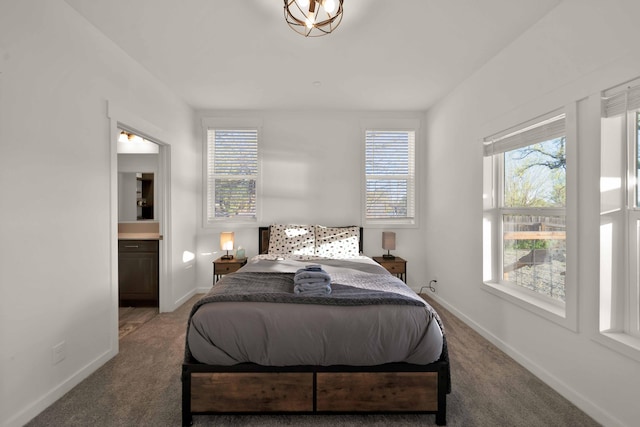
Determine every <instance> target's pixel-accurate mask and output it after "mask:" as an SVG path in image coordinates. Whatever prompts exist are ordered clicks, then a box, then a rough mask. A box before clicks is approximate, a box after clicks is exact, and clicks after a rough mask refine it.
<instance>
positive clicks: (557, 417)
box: [27, 296, 598, 427]
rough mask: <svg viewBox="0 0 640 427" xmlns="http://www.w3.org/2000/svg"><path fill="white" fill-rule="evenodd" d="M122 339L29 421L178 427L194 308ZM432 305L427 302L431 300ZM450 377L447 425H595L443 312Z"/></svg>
mask: <svg viewBox="0 0 640 427" xmlns="http://www.w3.org/2000/svg"><path fill="white" fill-rule="evenodd" d="M197 298H198V296H197V297H194V298H193V299H192V300H191V301H189V302H187V303H186V304H184V305H183V306H182V307H180V308H179V309H178V310H176V311H174V312H173V313H162V314H159V315H157V316H155V317H153V318H152V319H150V320H149V321H147V322H146V323H144V324H142V325H140V326H139V327H138V328H137V329H135V330H133V331H132V332H130V333H129V334H127V335H125V336H123V337H122V339H121V340H120V353H119V354H118V355H117V356H116V357H115V358H114V359H112V360H110V361H109V362H108V363H106V364H105V365H104V366H103V367H101V368H100V369H99V370H98V371H96V372H95V373H94V374H92V375H91V376H89V377H88V378H87V379H86V380H85V381H83V382H82V383H80V384H79V385H78V386H76V387H75V388H74V389H73V390H71V391H70V392H69V393H67V394H66V395H65V396H63V397H62V398H61V399H60V400H58V401H57V402H56V403H54V404H53V405H52V406H50V407H49V408H47V409H46V410H45V411H44V412H42V413H41V414H40V415H38V416H37V417H36V418H35V419H33V420H32V421H31V422H30V423H29V424H27V426H28V427H39V426H65V427H67V426H83V427H84V426H154V427H161V426H180V423H181V386H180V365H181V362H182V357H183V354H184V333H185V330H186V319H187V317H188V314H189V310H190V308H191V305H192V304H193V302H194V301H195V300H196V299H197ZM429 302H430V303H432V301H429ZM432 305H433V306H434V308H436V310H437V311H438V312H439V313H440V316H441V317H442V320H443V322H444V325H445V329H446V333H447V338H448V343H449V355H450V359H451V370H452V384H453V390H452V393H451V394H450V395H449V396H448V398H447V425H449V426H465V427H468V426H482V427H484V426H514V427H515V426H523V427H524V426H526V427H535V426H541V427H542V426H544V427H549V426H571V427H573V426H581V427H589V426H597V425H598V424H597V423H596V422H595V421H593V420H592V419H591V418H590V417H588V416H587V415H586V414H584V413H583V412H582V411H580V410H579V409H577V408H576V407H575V406H573V405H572V404H571V403H570V402H569V401H567V400H566V399H564V398H563V397H562V396H560V395H559V394H558V393H556V392H555V391H553V390H552V389H551V388H549V387H548V386H546V385H545V384H544V383H542V382H541V381H540V380H538V379H537V378H536V377H535V376H533V375H532V374H530V373H529V372H528V371H527V370H526V369H524V368H523V367H522V366H520V365H518V364H517V363H516V362H514V361H513V360H512V359H510V358H509V357H508V356H507V355H505V354H504V353H503V352H501V351H500V350H498V349H497V348H496V347H495V346H493V345H492V344H491V343H489V342H488V341H487V340H485V339H484V338H482V337H481V336H480V335H478V334H477V333H476V332H474V331H473V330H472V329H470V328H469V327H467V326H466V325H465V324H464V323H462V322H461V321H460V320H459V319H457V318H456V317H455V316H453V315H452V314H451V313H449V312H448V311H446V310H445V309H444V308H442V307H441V306H439V305H437V304H435V303H432ZM209 425H216V426H298V425H305V426H332V427H333V426H388V425H397V426H415V425H424V426H432V425H435V416H434V415H420V414H398V415H387V414H385V415H243V416H225V415H217V416H204V415H201V416H195V417H194V426H209Z"/></svg>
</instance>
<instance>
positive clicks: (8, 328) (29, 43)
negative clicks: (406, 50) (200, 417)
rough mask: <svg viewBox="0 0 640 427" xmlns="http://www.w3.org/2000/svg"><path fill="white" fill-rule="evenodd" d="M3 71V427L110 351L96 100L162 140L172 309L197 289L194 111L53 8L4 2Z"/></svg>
mask: <svg viewBox="0 0 640 427" xmlns="http://www.w3.org/2000/svg"><path fill="white" fill-rule="evenodd" d="M0 72H1V74H0V96H1V98H0V282H1V283H0V343H1V344H0V384H1V387H0V425H3V426H17V425H22V424H24V423H25V422H27V421H28V420H29V419H30V418H31V417H33V416H34V415H36V414H37V413H39V412H40V411H41V410H42V409H44V408H45V407H46V406H48V405H49V404H50V403H51V402H53V401H54V400H56V399H57V398H58V397H60V396H61V395H62V394H64V393H65V392H66V391H68V390H69V389H70V388H71V387H73V386H74V385H75V384H77V383H78V382H79V381H81V380H82V379H83V378H84V377H86V376H87V375H89V374H90V373H91V372H93V371H94V370H95V369H97V368H98V367H99V366H100V365H101V364H103V363H104V362H106V360H108V359H109V358H110V357H112V356H113V355H114V354H115V352H116V351H117V342H118V337H117V307H116V306H115V305H114V302H115V301H116V300H115V299H114V295H116V296H117V288H114V286H116V287H117V278H114V277H112V275H111V259H110V256H111V247H112V244H113V236H114V234H113V233H114V230H112V229H111V218H110V215H111V211H112V207H111V206H110V198H111V188H110V186H111V185H112V182H111V178H110V177H111V154H110V144H111V143H113V144H115V141H113V142H112V141H111V140H110V138H111V132H112V129H111V124H110V121H109V119H108V117H107V101H109V102H110V103H116V104H118V105H120V106H122V108H126V109H127V110H128V111H130V112H133V113H134V114H136V115H137V116H139V117H141V118H144V119H145V120H146V121H148V122H149V123H154V124H156V126H157V127H158V128H160V129H162V130H163V133H164V135H166V137H167V138H166V139H167V141H166V142H168V143H170V144H171V154H172V155H171V161H172V164H171V184H172V185H171V196H172V203H173V205H172V206H174V208H172V211H171V219H172V222H171V224H170V226H171V230H172V232H173V235H174V237H173V239H172V252H173V254H172V257H171V259H172V263H173V264H172V266H171V271H172V274H171V281H172V286H171V293H172V295H171V296H170V298H171V299H172V300H173V301H178V300H179V299H181V298H182V297H183V296H185V295H186V294H188V293H189V292H192V291H193V288H194V285H195V272H194V269H193V268H185V266H184V265H183V263H182V252H183V251H184V250H189V251H192V252H195V218H196V213H195V206H197V201H196V198H195V188H196V187H197V180H198V178H197V176H196V171H194V168H193V165H194V164H195V163H196V151H197V148H196V145H195V141H196V140H195V137H194V128H193V113H192V111H191V110H190V109H189V108H188V107H187V106H186V105H185V104H184V103H183V102H182V101H180V100H179V99H177V98H176V97H175V96H174V95H173V94H172V93H171V92H170V91H169V90H167V89H166V88H165V87H164V86H163V85H162V84H160V83H159V82H158V81H157V80H156V79H155V78H153V77H152V76H151V75H150V74H149V73H148V72H147V71H146V70H144V69H143V68H142V67H140V66H139V65H138V64H136V63H135V62H134V61H132V60H131V58H129V57H128V56H127V55H125V54H124V53H123V52H122V51H121V50H120V49H119V48H117V47H116V46H115V45H114V44H113V43H112V42H110V41H108V40H107V39H106V38H105V37H104V36H102V35H101V34H100V33H99V32H98V31H97V30H95V28H94V27H92V26H91V25H89V24H88V23H87V22H86V21H85V20H84V19H82V18H80V17H79V16H78V15H77V13H76V12H75V11H74V10H73V9H71V8H70V7H69V6H68V5H67V4H66V3H64V2H63V1H61V0H35V1H29V2H24V1H20V0H3V1H2V3H1V4H0ZM114 182H115V181H114ZM61 342H64V343H65V349H64V353H65V358H64V360H62V361H61V362H60V363H57V364H53V363H52V347H53V346H54V345H56V344H58V343H61ZM176 375H177V373H176Z"/></svg>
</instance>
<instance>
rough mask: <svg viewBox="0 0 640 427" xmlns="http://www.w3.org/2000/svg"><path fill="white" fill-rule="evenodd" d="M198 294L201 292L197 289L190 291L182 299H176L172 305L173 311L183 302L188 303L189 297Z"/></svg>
mask: <svg viewBox="0 0 640 427" xmlns="http://www.w3.org/2000/svg"><path fill="white" fill-rule="evenodd" d="M200 293H202V292H201V291H200V289H199V288H197V289H192V290H191V291H189V292H187V293H186V295H184V296H183V297H182V298H180V299H178V300H177V301H176V302H175V303H173V310H175V309H176V308H178V307H180V306H181V305H182V304H184V303H185V302H187V301H189V299H191V297H193V296H194V295H195V294H200ZM173 310H171V311H173Z"/></svg>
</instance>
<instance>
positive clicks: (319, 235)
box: [315, 225, 360, 258]
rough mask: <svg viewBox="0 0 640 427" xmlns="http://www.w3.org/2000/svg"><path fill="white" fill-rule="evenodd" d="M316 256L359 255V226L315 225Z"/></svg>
mask: <svg viewBox="0 0 640 427" xmlns="http://www.w3.org/2000/svg"><path fill="white" fill-rule="evenodd" d="M315 231H316V256H320V257H323V258H357V257H358V256H359V255H360V227H357V226H351V227H324V226H322V225H316V226H315Z"/></svg>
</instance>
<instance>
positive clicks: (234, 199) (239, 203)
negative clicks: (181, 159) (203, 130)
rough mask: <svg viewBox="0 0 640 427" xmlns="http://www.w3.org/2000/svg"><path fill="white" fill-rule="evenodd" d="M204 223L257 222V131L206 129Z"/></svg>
mask: <svg viewBox="0 0 640 427" xmlns="http://www.w3.org/2000/svg"><path fill="white" fill-rule="evenodd" d="M206 170H207V178H206V222H207V223H213V222H216V221H222V220H234V221H238V220H239V221H246V220H255V219H256V196H257V195H256V185H257V180H258V130H257V129H207V153H206Z"/></svg>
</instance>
